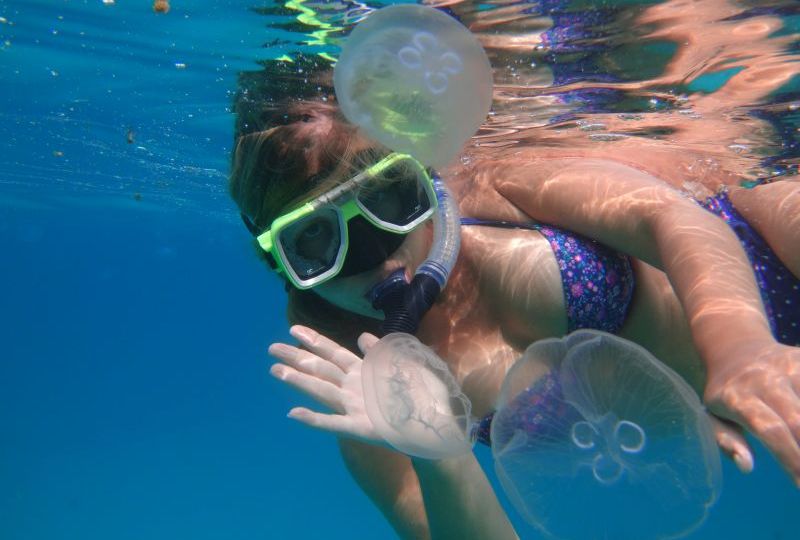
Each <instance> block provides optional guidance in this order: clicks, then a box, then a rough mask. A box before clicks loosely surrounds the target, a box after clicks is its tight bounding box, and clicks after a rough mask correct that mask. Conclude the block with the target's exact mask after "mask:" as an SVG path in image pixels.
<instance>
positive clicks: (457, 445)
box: [361, 333, 473, 459]
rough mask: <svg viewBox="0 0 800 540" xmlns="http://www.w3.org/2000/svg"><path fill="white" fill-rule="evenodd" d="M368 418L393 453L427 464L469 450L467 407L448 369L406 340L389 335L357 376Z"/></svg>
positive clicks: (368, 356)
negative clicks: (361, 387) (411, 457)
mask: <svg viewBox="0 0 800 540" xmlns="http://www.w3.org/2000/svg"><path fill="white" fill-rule="evenodd" d="M361 379H362V385H363V389H364V402H365V405H366V410H367V416H369V419H370V420H371V421H372V423H373V425H374V426H375V428H376V430H377V432H378V433H379V434H380V435H381V436H382V437H383V438H384V439H385V440H386V442H388V443H389V444H391V445H392V446H394V447H395V448H396V449H397V450H399V451H401V452H403V453H405V454H409V455H413V456H418V457H423V458H427V459H441V458H445V457H454V456H458V455H462V454H466V453H468V452H470V451H471V450H472V444H473V443H472V440H471V438H470V427H471V424H470V411H471V409H472V405H471V403H470V401H469V399H468V398H467V397H466V396H465V395H464V394H463V393H462V392H461V388H460V387H459V385H458V382H456V380H455V378H454V377H453V375H452V374H451V373H450V370H449V369H448V367H447V364H445V363H444V361H442V359H441V358H439V357H438V356H437V355H436V353H434V352H433V351H432V350H431V349H430V348H428V347H426V346H425V345H423V344H422V343H420V342H419V341H418V340H417V339H416V338H415V337H414V336H411V335H409V334H400V333H396V334H389V335H387V336H385V337H384V338H382V339H381V340H380V341H379V342H378V343H377V344H376V345H375V346H373V347H372V348H370V349H369V351H367V354H366V356H365V357H364V365H363V366H362V371H361Z"/></svg>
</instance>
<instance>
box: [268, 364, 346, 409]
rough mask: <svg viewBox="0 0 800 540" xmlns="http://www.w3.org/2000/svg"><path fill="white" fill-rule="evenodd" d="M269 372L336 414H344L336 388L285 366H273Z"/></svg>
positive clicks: (338, 389) (340, 395) (339, 394)
mask: <svg viewBox="0 0 800 540" xmlns="http://www.w3.org/2000/svg"><path fill="white" fill-rule="evenodd" d="M269 372H270V374H271V375H272V376H273V377H275V378H278V379H280V380H282V381H283V382H285V383H287V384H288V385H289V386H291V387H292V388H295V389H297V390H300V391H301V392H303V393H304V394H306V395H307V396H309V397H311V398H313V399H315V400H317V401H318V402H320V403H321V404H323V405H325V406H326V407H328V408H329V409H332V410H334V411H336V412H344V407H343V405H342V390H341V389H340V388H339V387H338V386H336V385H334V384H331V383H329V382H328V381H323V380H322V379H317V378H316V377H314V376H312V375H308V374H306V373H302V372H300V371H297V370H296V369H294V368H293V367H290V366H287V365H285V364H273V366H272V367H271V368H270V370H269Z"/></svg>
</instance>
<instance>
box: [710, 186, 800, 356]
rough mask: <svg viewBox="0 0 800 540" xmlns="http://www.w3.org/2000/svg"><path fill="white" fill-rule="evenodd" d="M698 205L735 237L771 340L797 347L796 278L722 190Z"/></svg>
mask: <svg viewBox="0 0 800 540" xmlns="http://www.w3.org/2000/svg"><path fill="white" fill-rule="evenodd" d="M702 206H703V208H705V209H706V210H708V211H709V212H711V213H713V214H715V215H717V216H719V217H721V218H722V219H724V220H725V222H726V223H727V224H728V226H730V228H731V229H732V230H733V232H734V233H736V236H738V237H739V242H740V243H741V244H742V247H743V248H744V251H745V253H747V257H748V259H750V264H751V265H752V266H753V273H754V274H755V277H756V282H757V283H758V287H759V289H761V300H762V301H763V303H764V309H765V310H766V313H767V318H768V319H769V324H770V327H771V328H772V334H773V335H774V336H775V339H777V340H778V341H779V342H780V343H783V344H785V345H793V346H795V347H800V279H798V278H797V277H796V276H795V275H794V274H792V273H791V272H790V271H789V269H788V268H786V266H785V265H784V264H783V263H782V262H781V260H780V259H779V258H778V256H777V255H775V252H774V251H772V248H770V247H769V245H768V244H767V242H766V240H764V238H762V237H761V235H759V234H758V233H757V232H756V231H755V229H753V227H752V226H751V225H750V224H749V223H748V222H747V221H745V219H744V217H743V216H742V215H741V214H740V213H739V212H738V211H736V209H735V208H734V207H733V203H731V200H730V198H729V197H728V193H727V192H726V191H722V192H720V193H718V194H717V195H715V196H713V197H710V198H708V199H706V200H705V201H704V202H703V203H702Z"/></svg>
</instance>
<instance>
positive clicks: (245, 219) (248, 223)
mask: <svg viewBox="0 0 800 540" xmlns="http://www.w3.org/2000/svg"><path fill="white" fill-rule="evenodd" d="M239 217H241V218H242V223H244V226H245V227H247V230H248V231H250V234H252V235H253V236H255V237H256V238H257V237H258V235H260V234H261V231H259V230H258V227H256V224H255V223H253V221H252V220H251V219H250V218H249V217H247V216H246V215H245V214H244V212H240V213H239Z"/></svg>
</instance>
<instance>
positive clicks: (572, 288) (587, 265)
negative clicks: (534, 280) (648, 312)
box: [461, 218, 634, 445]
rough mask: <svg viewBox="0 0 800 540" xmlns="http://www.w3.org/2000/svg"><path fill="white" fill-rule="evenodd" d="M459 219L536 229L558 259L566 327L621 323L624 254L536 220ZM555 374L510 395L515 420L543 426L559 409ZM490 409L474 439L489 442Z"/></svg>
mask: <svg viewBox="0 0 800 540" xmlns="http://www.w3.org/2000/svg"><path fill="white" fill-rule="evenodd" d="M461 225H483V226H486V227H499V228H503V229H525V230H532V231H539V232H540V233H541V234H542V235H544V237H545V238H546V239H547V240H548V242H550V247H551V248H552V249H553V253H554V254H555V256H556V260H557V261H558V268H559V270H560V272H561V283H562V285H563V289H564V304H565V305H566V307H567V333H569V332H574V331H575V330H579V329H581V328H591V329H594V330H602V331H604V332H609V333H612V334H613V333H616V332H618V331H619V330H620V328H622V325H623V324H624V323H625V318H626V316H627V314H628V307H629V306H630V303H631V298H632V297H633V287H634V277H633V270H632V269H631V262H630V260H629V259H628V257H626V256H625V255H621V254H619V253H617V252H615V251H613V250H612V249H610V248H608V247H606V246H604V245H602V244H599V243H597V242H595V241H594V240H590V239H588V238H584V237H582V236H580V235H577V234H574V233H570V232H567V231H563V230H561V229H556V228H555V227H550V226H547V225H541V224H538V223H512V222H508V221H491V220H482V219H475V218H461ZM560 393H561V388H560V386H559V384H558V378H557V377H555V376H554V375H553V374H549V375H548V376H546V377H544V378H543V379H542V380H541V381H539V383H538V384H537V385H536V387H535V388H531V389H529V390H528V391H525V392H522V394H521V395H520V396H518V397H517V398H516V400H517V401H518V403H517V404H516V405H517V406H515V407H514V410H515V411H516V413H515V414H518V415H520V418H519V419H518V420H519V422H520V425H524V426H526V428H525V429H526V430H528V431H529V432H530V433H539V432H541V434H544V432H545V431H547V429H548V428H547V426H548V422H547V421H546V419H547V418H548V415H554V414H555V415H562V414H565V413H566V412H565V411H562V410H560V409H562V408H564V407H566V405H565V403H564V401H563V399H556V398H557V397H558V396H559V395H560ZM493 417H494V413H490V414H488V415H487V416H485V417H484V418H483V419H482V420H481V421H480V423H479V424H478V426H477V429H476V435H477V438H478V441H480V442H482V443H484V444H486V445H491V442H490V435H489V433H490V430H491V423H492V418H493Z"/></svg>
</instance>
